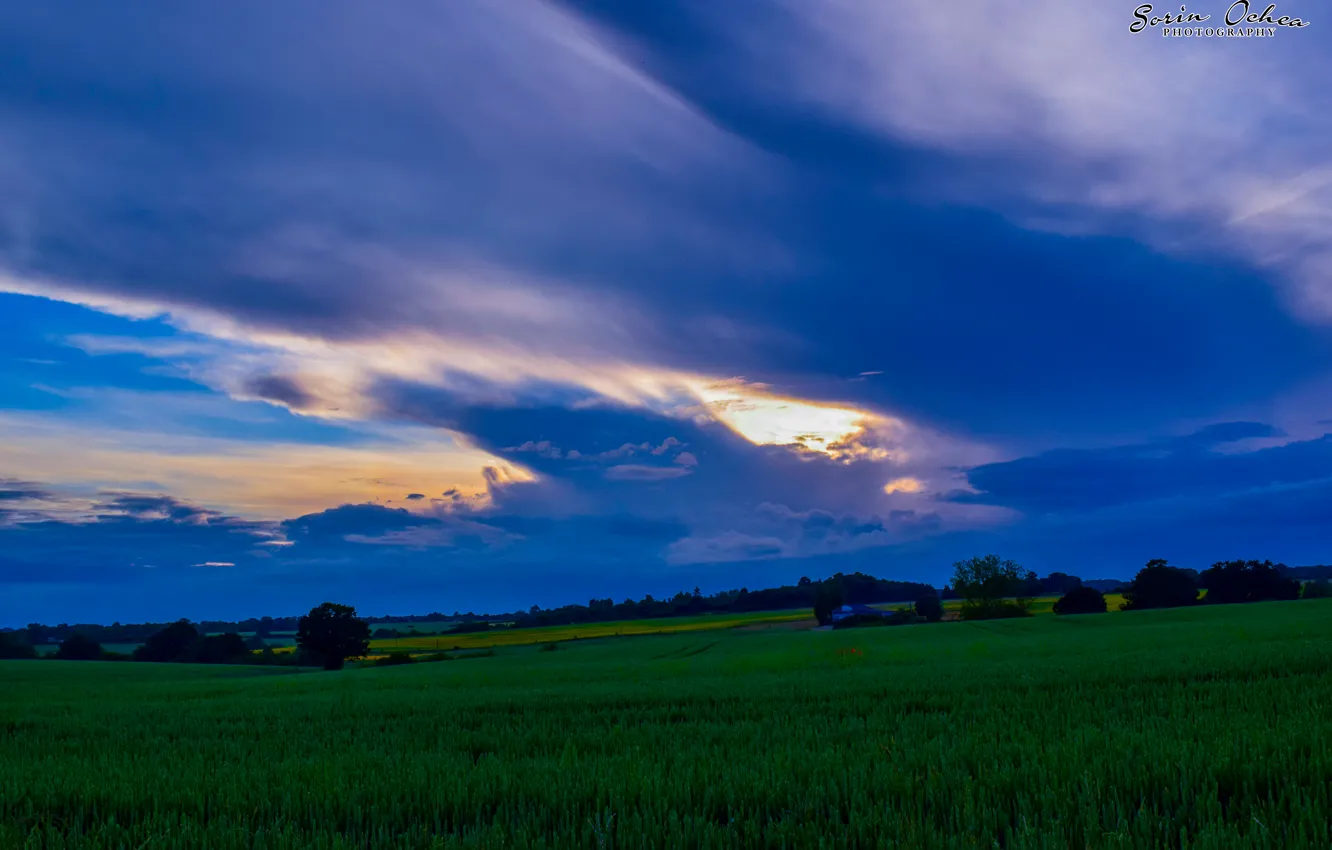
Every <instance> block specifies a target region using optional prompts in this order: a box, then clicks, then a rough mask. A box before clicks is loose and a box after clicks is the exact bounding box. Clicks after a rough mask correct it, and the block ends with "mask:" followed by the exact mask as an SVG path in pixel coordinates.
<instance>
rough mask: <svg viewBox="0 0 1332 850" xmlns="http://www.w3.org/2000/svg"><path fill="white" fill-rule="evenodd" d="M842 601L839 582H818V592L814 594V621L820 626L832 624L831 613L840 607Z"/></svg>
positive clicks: (828, 580) (829, 580)
mask: <svg viewBox="0 0 1332 850" xmlns="http://www.w3.org/2000/svg"><path fill="white" fill-rule="evenodd" d="M844 599H845V596H844V595H843V593H842V583H841V582H840V581H836V580H835V579H827V580H825V581H821V582H819V587H818V590H817V591H815V593H814V619H816V620H818V621H819V625H820V626H826V625H828V624H830V623H831V622H832V613H833V611H836V610H837V609H838V608H840V607H841V606H842V603H843V601H844Z"/></svg>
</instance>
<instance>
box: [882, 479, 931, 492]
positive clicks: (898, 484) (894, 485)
mask: <svg viewBox="0 0 1332 850" xmlns="http://www.w3.org/2000/svg"><path fill="white" fill-rule="evenodd" d="M924 489H925V485H924V484H922V483H921V482H920V481H919V480H918V479H915V478H894V479H893V480H892V481H889V482H888V483H887V484H885V485H883V492H885V493H887V494H889V495H892V494H893V493H919V492H920V491H921V490H924Z"/></svg>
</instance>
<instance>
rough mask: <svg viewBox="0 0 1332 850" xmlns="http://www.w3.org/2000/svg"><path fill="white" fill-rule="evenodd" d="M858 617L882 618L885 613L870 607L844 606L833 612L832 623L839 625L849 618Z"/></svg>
mask: <svg viewBox="0 0 1332 850" xmlns="http://www.w3.org/2000/svg"><path fill="white" fill-rule="evenodd" d="M857 616H870V617H882V616H884V612H882V611H880V610H879V609H877V608H871V607H869V606H868V605H843V606H842V607H841V608H838V609H837V610H835V611H833V612H832V621H833V622H834V623H838V622H841V621H842V620H845V619H846V618H847V617H857Z"/></svg>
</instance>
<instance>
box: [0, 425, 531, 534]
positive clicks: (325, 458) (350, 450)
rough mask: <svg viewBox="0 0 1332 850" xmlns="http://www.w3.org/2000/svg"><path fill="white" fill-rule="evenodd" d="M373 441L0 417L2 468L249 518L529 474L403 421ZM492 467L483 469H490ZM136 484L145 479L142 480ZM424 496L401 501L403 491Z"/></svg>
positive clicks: (478, 485)
mask: <svg viewBox="0 0 1332 850" xmlns="http://www.w3.org/2000/svg"><path fill="white" fill-rule="evenodd" d="M397 436H398V437H399V439H397V440H394V441H392V442H388V441H386V442H384V443H379V444H365V445H356V446H320V445H306V444H294V443H266V444H255V443H250V442H245V441H238V440H227V439H222V438H213V437H183V436H179V435H169V434H147V435H145V434H130V433H124V432H117V431H112V430H96V429H82V428H79V427H77V426H66V427H57V428H52V427H51V426H50V423H42V422H38V421H30V420H26V419H24V418H20V417H0V437H2V438H3V439H0V467H3V468H5V469H6V470H10V471H12V473H13V474H16V475H19V476H20V477H24V478H31V479H33V480H41V481H43V482H46V483H50V484H53V485H83V486H94V487H104V488H107V489H118V490H119V489H124V490H135V489H145V488H146V487H147V486H148V485H151V486H152V487H154V488H156V487H161V488H164V489H165V491H166V492H169V493H170V494H171V495H173V496H176V497H179V498H183V499H186V500H189V501H193V502H197V503H199V504H203V505H208V506H217V507H219V508H221V509H224V510H225V511H226V512H228V513H234V514H236V515H239V516H243V517H247V518H252V519H282V518H286V517H290V516H293V515H296V514H301V513H312V512H316V511H321V510H324V509H327V508H333V507H337V506H338V505H343V504H359V503H364V502H379V503H381V504H388V503H390V502H391V503H392V505H393V506H394V507H407V508H413V507H415V506H420V507H422V508H428V507H429V506H430V505H431V504H432V500H435V499H445V498H446V497H444V495H443V494H444V492H445V491H450V490H453V491H456V492H457V496H456V497H453V496H450V497H447V498H450V499H451V498H458V499H463V500H466V501H468V502H470V503H472V504H478V503H483V502H484V501H485V500H486V499H487V498H488V494H489V486H490V483H491V482H492V481H493V482H496V483H511V482H520V481H530V480H533V476H532V474H531V473H530V472H529V471H527V470H526V469H524V468H523V467H521V466H518V465H516V464H513V463H511V462H509V461H506V460H504V459H502V458H498V457H496V456H494V455H491V454H489V453H488V452H485V451H482V450H479V449H474V448H471V447H468V446H465V445H460V444H459V443H457V442H451V441H447V440H441V439H439V438H438V436H437V435H433V434H431V433H429V432H426V431H423V430H422V431H414V430H411V429H401V430H400V431H399V432H398V434H397ZM488 470H489V471H488ZM140 482H142V483H140ZM413 493H419V494H421V496H422V498H421V499H420V500H415V501H407V500H406V496H407V495H409V494H413Z"/></svg>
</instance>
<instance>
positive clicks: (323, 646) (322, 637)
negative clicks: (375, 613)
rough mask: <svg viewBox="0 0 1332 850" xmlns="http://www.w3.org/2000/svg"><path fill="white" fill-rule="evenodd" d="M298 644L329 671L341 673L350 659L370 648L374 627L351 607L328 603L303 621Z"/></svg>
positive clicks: (298, 629)
mask: <svg viewBox="0 0 1332 850" xmlns="http://www.w3.org/2000/svg"><path fill="white" fill-rule="evenodd" d="M296 645H297V646H299V647H300V648H301V649H303V650H305V651H306V652H308V653H309V654H310V655H313V656H314V657H316V658H318V659H319V661H320V663H322V664H323V665H324V669H325V670H341V669H342V665H343V664H344V663H345V662H346V660H347V659H348V658H360V657H362V656H364V655H365V654H366V652H367V651H368V650H369V649H370V626H369V624H367V623H366V622H365V620H362V619H361V618H359V617H357V616H356V609H355V608H353V607H352V606H350V605H338V604H337V603H335V602H325V603H324V604H323V605H320V606H318V607H317V608H312V609H310V613H309V614H306V615H305V616H304V617H302V618H301V622H300V625H299V626H298V627H297V630H296Z"/></svg>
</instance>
